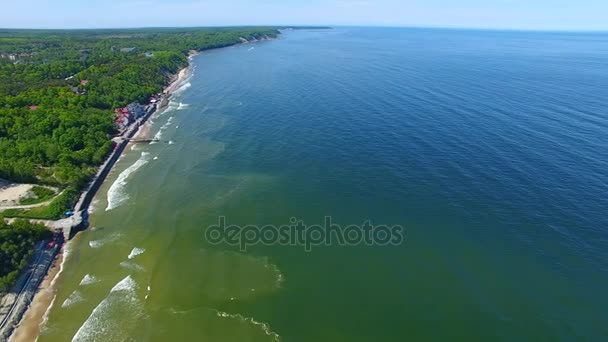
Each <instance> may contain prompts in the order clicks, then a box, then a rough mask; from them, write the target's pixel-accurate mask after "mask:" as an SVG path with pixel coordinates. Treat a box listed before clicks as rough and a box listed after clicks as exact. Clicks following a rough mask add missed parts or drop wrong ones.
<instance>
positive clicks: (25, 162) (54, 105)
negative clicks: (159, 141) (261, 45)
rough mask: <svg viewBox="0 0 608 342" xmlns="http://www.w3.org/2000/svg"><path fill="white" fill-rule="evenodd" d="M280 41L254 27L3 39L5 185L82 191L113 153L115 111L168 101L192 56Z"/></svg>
mask: <svg viewBox="0 0 608 342" xmlns="http://www.w3.org/2000/svg"><path fill="white" fill-rule="evenodd" d="M277 34H278V31H277V30H276V29H274V28H251V27H247V28H201V29H131V30H67V31H66V30H56V31H47V30H0V56H1V57H0V178H4V179H9V180H12V181H16V182H30V183H41V184H49V185H54V186H59V187H62V188H65V187H74V188H76V189H80V188H82V187H83V186H84V185H85V184H86V183H87V182H88V180H89V179H90V177H91V176H92V175H93V174H94V171H95V167H96V166H97V165H99V164H100V163H101V162H102V161H103V159H104V158H105V157H106V156H107V155H108V154H109V153H110V152H111V150H112V148H113V143H112V142H111V140H110V138H111V136H112V135H113V134H115V127H114V126H113V115H114V114H113V111H112V110H113V109H114V108H118V107H122V106H125V105H126V104H128V103H130V102H133V101H138V102H140V103H145V102H146V101H147V99H148V98H149V97H150V95H152V94H154V93H158V92H160V91H161V90H162V89H163V87H164V86H165V85H166V83H167V82H168V78H169V75H170V74H173V73H175V72H177V71H178V70H179V69H180V68H181V67H183V66H185V65H186V63H187V58H186V56H187V53H188V51H190V50H206V49H212V48H219V47H224V46H229V45H233V44H237V43H239V42H241V38H246V39H249V40H250V39H253V38H263V37H266V36H267V37H275V36H276V35H277ZM133 48H134V49H133ZM83 80H86V81H87V82H86V84H81V81H83Z"/></svg>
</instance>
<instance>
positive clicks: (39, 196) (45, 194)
mask: <svg viewBox="0 0 608 342" xmlns="http://www.w3.org/2000/svg"><path fill="white" fill-rule="evenodd" d="M53 196H55V191H53V190H51V189H49V188H47V187H44V186H34V187H32V189H31V190H30V191H29V194H28V196H25V197H22V198H21V199H19V204H20V205H30V204H37V203H42V202H45V201H48V200H50V199H51V198H53Z"/></svg>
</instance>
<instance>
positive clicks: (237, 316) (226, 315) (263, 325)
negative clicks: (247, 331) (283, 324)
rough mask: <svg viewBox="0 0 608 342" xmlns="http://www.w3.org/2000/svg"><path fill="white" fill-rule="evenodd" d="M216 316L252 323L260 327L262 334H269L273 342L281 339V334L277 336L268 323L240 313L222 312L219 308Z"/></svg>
mask: <svg viewBox="0 0 608 342" xmlns="http://www.w3.org/2000/svg"><path fill="white" fill-rule="evenodd" d="M217 317H221V318H228V319H235V320H238V321H239V322H242V323H247V324H252V325H254V326H256V327H258V328H260V329H262V331H263V332H264V334H266V335H267V336H270V337H271V338H272V341H275V342H279V341H281V336H279V334H277V333H276V332H274V331H272V330H271V329H270V325H268V323H264V322H259V321H256V320H255V319H253V318H251V317H245V316H243V315H241V314H231V313H228V312H223V311H219V310H218V311H217Z"/></svg>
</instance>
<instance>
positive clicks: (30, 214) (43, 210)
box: [2, 187, 78, 220]
mask: <svg viewBox="0 0 608 342" xmlns="http://www.w3.org/2000/svg"><path fill="white" fill-rule="evenodd" d="M77 199H78V190H76V188H73V187H70V188H67V189H66V190H65V191H63V193H62V194H61V195H59V196H57V198H55V199H54V200H53V201H52V202H51V203H50V204H49V205H47V206H42V207H36V208H32V209H8V210H5V211H4V212H2V214H3V215H4V217H21V218H31V219H43V220H57V219H60V218H62V217H63V216H64V213H65V212H66V210H70V209H71V208H72V206H73V205H74V203H75V202H76V200H77Z"/></svg>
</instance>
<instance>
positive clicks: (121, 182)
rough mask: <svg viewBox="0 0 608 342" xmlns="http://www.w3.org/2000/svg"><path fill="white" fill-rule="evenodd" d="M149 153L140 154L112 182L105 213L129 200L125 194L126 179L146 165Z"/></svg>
mask: <svg viewBox="0 0 608 342" xmlns="http://www.w3.org/2000/svg"><path fill="white" fill-rule="evenodd" d="M148 154H149V153H147V152H142V153H141V157H139V159H138V160H137V161H136V162H135V163H134V164H133V165H131V166H129V167H128V168H126V169H125V170H124V171H123V172H121V173H120V175H118V178H117V179H116V180H115V181H114V183H113V184H112V185H111V186H110V189H109V190H108V207H107V208H106V211H108V210H112V209H114V208H116V207H118V206H120V205H121V204H123V203H125V201H127V200H128V199H129V195H128V194H127V193H126V192H125V189H124V188H125V185H127V178H128V177H129V175H131V174H132V173H133V172H135V171H137V170H138V169H139V168H140V167H142V166H144V165H146V164H147V163H148V158H147V156H148Z"/></svg>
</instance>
